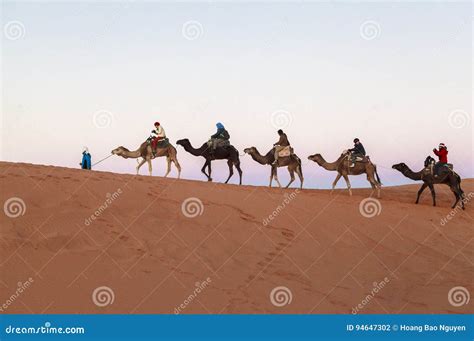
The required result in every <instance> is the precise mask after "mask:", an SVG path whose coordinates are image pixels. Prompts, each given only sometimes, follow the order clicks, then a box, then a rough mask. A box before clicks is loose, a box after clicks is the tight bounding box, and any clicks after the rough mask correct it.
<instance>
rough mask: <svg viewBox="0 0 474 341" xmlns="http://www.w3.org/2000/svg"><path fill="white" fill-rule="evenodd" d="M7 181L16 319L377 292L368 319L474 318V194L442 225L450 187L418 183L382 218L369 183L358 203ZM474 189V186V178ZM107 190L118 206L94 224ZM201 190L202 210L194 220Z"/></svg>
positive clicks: (266, 308)
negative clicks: (104, 301) (188, 208)
mask: <svg viewBox="0 0 474 341" xmlns="http://www.w3.org/2000/svg"><path fill="white" fill-rule="evenodd" d="M0 183H1V189H2V191H1V200H2V203H5V202H6V201H7V200H8V199H9V198H12V197H19V198H21V199H22V200H23V201H24V203H25V206H26V211H25V212H24V215H21V216H19V217H17V218H13V217H8V216H7V215H6V214H5V212H4V214H2V215H1V218H0V219H1V220H0V222H1V235H0V236H1V239H0V242H1V248H0V250H1V251H0V259H1V263H2V267H1V282H0V288H1V291H0V304H2V303H4V302H5V303H6V306H7V307H6V308H5V305H4V306H3V311H4V312H7V313H28V312H34V313H41V312H45V313H174V311H175V308H177V307H179V306H180V305H181V304H183V306H184V308H183V306H182V307H181V308H180V311H181V312H182V313H351V312H352V310H353V308H354V307H356V306H357V305H358V304H362V301H363V300H364V298H366V297H367V295H370V297H369V299H368V302H366V303H365V304H364V305H363V306H362V308H359V311H360V313H397V312H399V313H433V312H434V313H467V312H471V313H472V312H474V309H473V301H474V298H472V299H471V301H470V303H468V304H466V305H463V306H460V307H455V306H453V305H451V304H450V303H449V302H448V292H449V290H450V289H451V288H453V287H456V286H462V287H465V288H466V289H467V290H468V291H469V292H470V294H471V296H473V295H474V285H473V278H474V276H473V274H474V272H473V264H474V252H473V250H474V248H473V246H474V240H473V237H474V228H473V217H474V200H473V201H472V202H470V203H468V205H467V209H466V211H465V212H456V213H455V214H454V217H453V219H452V220H451V221H449V222H448V223H447V224H444V225H443V224H441V223H440V221H441V219H442V218H443V217H445V216H446V215H447V214H449V213H450V211H451V209H450V204H451V200H452V197H451V193H450V192H448V191H447V188H443V187H437V190H438V197H439V207H436V208H434V207H431V206H430V204H431V201H430V200H431V198H430V195H429V193H428V192H426V193H425V196H424V197H423V200H422V203H421V204H420V205H418V206H417V205H414V204H413V201H414V199H415V195H416V191H417V189H418V187H419V185H410V186H402V187H394V188H384V189H383V193H382V196H383V197H382V199H381V200H380V203H381V211H380V214H379V215H377V216H375V217H373V218H366V217H364V216H363V215H362V214H361V213H360V211H359V203H360V202H361V200H362V199H364V198H365V197H367V195H368V193H369V192H368V190H356V191H355V195H354V196H353V197H352V198H349V197H348V196H347V193H346V192H342V191H338V192H336V193H335V194H333V195H331V194H330V193H329V192H328V191H316V190H303V191H301V192H299V193H296V192H294V189H293V190H286V191H282V190H279V189H271V190H269V189H267V188H263V187H252V186H241V187H239V186H235V185H223V184H213V183H206V182H194V181H186V180H180V181H176V180H175V179H163V178H159V177H145V176H136V177H135V176H130V175H118V174H114V173H106V172H87V171H81V170H73V169H66V168H59V167H46V166H36V165H29V164H12V163H0ZM463 186H464V190H465V192H466V193H469V192H474V180H472V179H470V180H464V181H463ZM120 192H121V193H120ZM107 193H110V195H112V194H113V193H115V194H114V195H113V197H112V198H110V200H111V202H112V203H111V204H108V207H107V208H106V209H105V210H104V211H103V212H101V213H100V214H99V216H98V217H97V218H96V219H95V220H90V221H89V223H86V219H87V218H88V217H90V216H91V215H93V214H94V212H95V211H96V210H98V209H99V207H100V206H101V205H104V202H105V201H106V199H107ZM285 193H286V196H285V195H284V194H285ZM190 197H196V198H199V199H200V200H201V201H202V203H203V211H202V215H198V216H197V217H195V218H189V217H186V216H184V215H183V212H182V203H183V201H184V200H185V199H187V198H190ZM285 198H286V201H287V202H289V203H288V204H286V203H284V202H285ZM278 205H280V206H283V205H285V207H283V208H282V207H280V209H277V207H278ZM274 210H277V211H278V212H276V217H275V218H274V219H273V220H272V221H270V222H269V223H264V219H265V217H268V216H269V215H270V214H272V212H273V211H274ZM30 277H31V278H32V280H33V282H32V283H31V284H30V285H29V286H28V288H25V289H24V290H23V292H22V293H19V294H18V295H17V297H16V298H15V299H14V300H11V299H9V297H10V296H12V295H14V294H15V293H16V292H17V288H18V284H17V283H18V282H23V283H24V282H25V281H27V280H28V279H29V278H30ZM207 278H209V279H210V282H209V284H208V285H207V286H206V287H205V288H203V289H202V290H200V292H197V290H196V288H197V287H196V283H201V284H200V285H201V287H204V285H203V284H202V282H203V281H206V279H207ZM384 280H385V281H386V283H385V285H384V287H383V288H380V290H377V292H375V291H374V290H373V289H374V282H376V283H379V284H377V287H378V288H379V287H380V282H382V281H384ZM101 286H107V287H109V288H110V289H111V290H112V291H113V295H114V300H113V303H112V304H109V305H106V306H104V307H100V306H98V305H96V304H95V303H94V302H93V299H92V296H93V292H94V290H95V289H96V288H98V287H101ZM279 286H284V287H287V288H288V289H289V291H290V292H291V297H292V300H291V302H290V303H289V304H287V305H284V306H281V307H278V306H275V305H274V304H272V301H271V299H270V293H271V291H272V290H273V289H274V288H275V287H279ZM17 293H18V292H17ZM190 295H195V296H193V297H192V298H191V299H190V300H191V302H188V304H186V303H185V299H187V298H188V297H189V296H190ZM104 297H105V296H104ZM186 302H187V301H186Z"/></svg>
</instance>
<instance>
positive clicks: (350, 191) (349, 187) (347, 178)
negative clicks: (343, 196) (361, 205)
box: [342, 174, 352, 196]
mask: <svg viewBox="0 0 474 341" xmlns="http://www.w3.org/2000/svg"><path fill="white" fill-rule="evenodd" d="M342 176H343V177H344V180H346V184H347V189H348V190H349V195H350V196H352V190H351V182H350V181H349V176H348V175H347V174H343V175H342Z"/></svg>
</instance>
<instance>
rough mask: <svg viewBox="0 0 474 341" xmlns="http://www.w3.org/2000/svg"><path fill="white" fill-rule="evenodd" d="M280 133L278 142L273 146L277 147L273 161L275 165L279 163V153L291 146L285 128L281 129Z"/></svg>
mask: <svg viewBox="0 0 474 341" xmlns="http://www.w3.org/2000/svg"><path fill="white" fill-rule="evenodd" d="M278 135H279V136H280V139H279V140H278V141H277V142H276V143H274V144H273V147H274V148H275V161H273V164H274V165H276V164H277V163H278V157H279V155H278V154H279V153H280V152H281V151H282V150H283V149H285V148H286V147H289V146H290V141H288V136H286V134H285V133H284V132H283V130H281V129H279V130H278Z"/></svg>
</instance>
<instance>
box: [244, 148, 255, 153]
mask: <svg viewBox="0 0 474 341" xmlns="http://www.w3.org/2000/svg"><path fill="white" fill-rule="evenodd" d="M256 152H257V148H255V147H249V148H245V149H244V153H245V154H250V155H251V154H255V153H256Z"/></svg>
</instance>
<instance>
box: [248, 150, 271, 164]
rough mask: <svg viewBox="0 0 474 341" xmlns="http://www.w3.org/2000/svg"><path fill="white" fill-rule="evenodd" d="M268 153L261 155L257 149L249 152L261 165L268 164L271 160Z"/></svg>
mask: <svg viewBox="0 0 474 341" xmlns="http://www.w3.org/2000/svg"><path fill="white" fill-rule="evenodd" d="M269 154H270V153H269ZM269 154H267V155H262V154H260V152H259V151H258V150H255V152H254V153H252V154H250V156H251V157H252V159H254V160H255V161H257V162H258V163H260V164H262V165H267V164H270V163H271V162H273V160H270V158H269Z"/></svg>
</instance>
